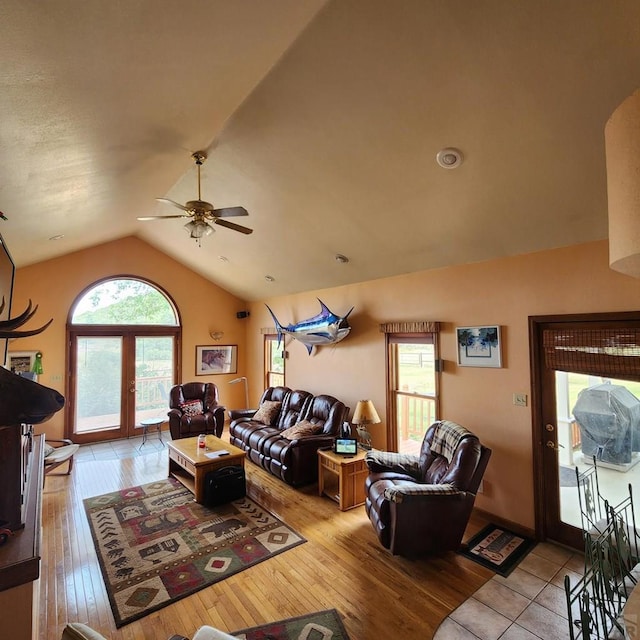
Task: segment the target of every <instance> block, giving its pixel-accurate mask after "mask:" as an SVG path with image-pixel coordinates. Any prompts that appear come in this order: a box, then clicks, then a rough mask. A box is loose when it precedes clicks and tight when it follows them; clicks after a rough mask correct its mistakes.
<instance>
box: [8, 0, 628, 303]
mask: <svg viewBox="0 0 640 640" xmlns="http://www.w3.org/2000/svg"><path fill="white" fill-rule="evenodd" d="M0 15H2V18H1V20H0V25H1V26H0V34H1V37H0V211H2V212H4V214H5V215H6V216H7V218H8V220H7V221H6V222H3V221H0V233H2V235H3V236H4V238H5V240H6V242H7V245H8V246H9V250H10V252H11V254H12V256H13V258H14V260H15V262H16V264H17V265H18V266H25V265H28V264H31V263H34V262H39V261H41V260H44V259H48V258H52V257H55V256H57V255H60V254H64V253H68V252H71V251H75V250H78V249H82V248H84V247H88V246H92V245H95V244H99V243H102V242H106V241H109V240H112V239H115V238H119V237H124V236H129V235H137V236H139V237H140V238H142V239H144V240H145V241H147V242H148V243H150V244H151V245H153V246H155V247H157V248H158V249H159V250H161V251H164V252H165V253H167V254H169V255H171V256H172V257H174V258H176V259H177V260H179V261H181V262H183V263H184V264H186V265H187V266H189V267H191V268H193V269H194V270H195V271H197V272H199V273H201V274H202V275H204V276H205V277H207V278H209V279H210V280H212V281H214V282H216V283H218V284H220V285H221V286H222V287H224V288H226V289H228V290H229V291H231V292H233V293H235V294H236V295H238V296H240V297H242V298H244V299H246V300H258V299H263V298H267V297H270V296H273V295H282V294H287V293H293V292H298V291H304V290H311V289H321V288H325V287H332V286H337V285H341V284H347V283H351V282H358V281H364V280H370V279H374V278H379V277H384V276H388V275H395V274H400V273H406V272H411V271H416V270H421V269H430V268H437V267H443V266H447V265H452V264H459V263H468V262H476V261H480V260H486V259H491V258H495V257H501V256H510V255H516V254H519V253H525V252H531V251H537V250H542V249H548V248H553V247H560V246H566V245H571V244H576V243H582V242H587V241H591V240H596V239H600V238H604V237H606V235H607V199H606V168H605V157H604V139H603V132H604V125H605V122H606V120H607V119H608V117H609V115H610V114H611V112H612V111H613V110H614V109H615V107H616V106H617V105H618V104H619V103H620V102H621V101H622V100H623V99H624V98H625V97H626V96H628V95H629V94H631V93H632V92H633V91H634V90H635V89H637V88H638V87H640V2H638V0H616V2H604V1H603V0H562V1H561V2H560V1H558V0H535V1H533V0H529V1H526V2H524V1H523V2H514V1H513V0H400V1H398V2H390V1H389V0H328V1H325V0H234V1H233V2H232V1H229V0H207V1H206V2H203V1H202V0H122V1H113V2H105V1H104V0H51V1H50V2H46V3H43V2H40V1H38V0H1V1H0ZM448 146H454V147H458V148H459V149H461V150H462V152H463V154H464V156H465V160H464V163H463V164H462V166H461V167H460V168H458V169H455V170H445V169H442V168H440V167H439V166H438V165H437V164H436V162H435V156H436V153H437V152H438V151H439V150H440V149H442V148H443V147H448ZM200 149H204V150H206V151H207V153H208V155H209V159H208V160H207V162H206V163H205V165H204V166H203V172H202V176H203V187H202V197H203V199H204V200H209V201H210V202H212V203H213V204H214V206H216V207H228V206H236V205H242V206H244V207H245V208H246V209H247V210H248V211H249V216H248V217H246V218H235V219H233V221H235V222H238V223H240V224H243V225H245V226H248V227H251V228H253V229H254V233H253V234H252V235H248V236H247V235H242V234H239V233H237V232H234V231H231V230H228V229H224V228H222V227H220V226H218V227H217V229H216V233H215V234H214V235H212V236H209V237H208V238H205V239H204V240H203V241H202V246H201V247H200V248H198V246H197V244H196V243H195V241H194V240H191V239H190V238H189V237H188V235H187V233H186V232H185V231H183V229H182V226H183V225H184V223H185V222H186V220H181V219H178V220H175V219H172V220H161V221H152V222H140V221H138V220H136V217H137V216H141V215H142V216H144V215H164V214H167V215H172V214H175V213H178V210H177V209H174V208H173V207H171V206H170V205H167V204H161V203H158V202H156V201H155V198H156V197H169V198H172V199H173V200H177V201H179V202H185V201H187V200H192V199H195V198H196V196H197V188H196V173H195V169H194V168H193V161H192V159H191V153H192V152H194V151H196V150H200ZM58 234H63V235H64V238H62V239H60V240H56V241H51V240H49V238H50V237H52V236H55V235H58ZM336 253H342V254H345V255H346V256H348V257H349V258H350V262H349V263H348V264H339V263H337V262H336V261H335V259H334V256H335V254H336ZM220 256H225V257H226V258H227V259H228V261H227V262H224V261H222V260H220V259H219V257H220ZM267 274H268V275H271V276H273V278H275V281H274V282H271V283H270V282H267V281H266V280H265V278H264V276H265V275H267Z"/></svg>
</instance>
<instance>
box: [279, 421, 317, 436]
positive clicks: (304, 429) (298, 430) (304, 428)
mask: <svg viewBox="0 0 640 640" xmlns="http://www.w3.org/2000/svg"><path fill="white" fill-rule="evenodd" d="M321 431H322V425H321V424H313V422H309V421H308V420H303V421H302V422H298V424H294V425H293V427H289V428H288V429H285V430H284V431H281V432H280V435H281V436H282V437H283V438H286V439H287V440H296V439H297V438H304V437H305V436H314V435H316V433H320V432H321Z"/></svg>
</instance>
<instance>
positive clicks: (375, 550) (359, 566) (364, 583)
mask: <svg viewBox="0 0 640 640" xmlns="http://www.w3.org/2000/svg"><path fill="white" fill-rule="evenodd" d="M246 466H247V482H248V493H249V495H250V496H251V497H252V498H253V499H254V500H256V501H258V502H259V503H260V504H262V505H263V506H264V507H266V508H267V509H269V510H270V511H271V512H272V513H273V514H275V515H276V516H278V517H279V518H281V519H282V520H284V521H285V522H286V523H287V524H288V525H290V526H291V527H293V528H294V529H295V530H296V531H297V532H298V533H300V534H301V535H302V536H303V537H304V538H305V539H306V540H307V542H306V543H305V544H302V545H300V546H298V547H296V548H294V549H292V550H290V551H287V552H285V553H282V554H280V555H278V556H276V557H274V558H271V559H269V560H267V561H265V562H262V563H260V564H258V565H256V566H255V567H251V568H249V569H247V570H245V571H242V572H241V573H239V574H237V575H234V576H231V577H229V578H227V579H225V580H223V581H221V582H219V583H217V584H215V585H213V586H211V587H208V588H206V589H203V590H202V591H200V592H198V593H196V594H194V595H192V596H189V597H187V598H184V599H182V600H180V601H178V602H176V603H174V604H172V605H170V606H168V607H165V608H164V609H161V610H160V611H157V612H154V613H152V614H150V615H148V616H147V617H145V618H143V619H141V620H138V621H136V622H132V623H131V624H128V625H125V626H124V627H122V628H121V629H116V627H115V624H114V621H113V616H112V614H111V608H110V606H109V600H108V598H107V593H106V590H105V588H104V583H103V580H102V575H101V572H100V567H99V565H98V561H97V558H96V555H95V551H94V547H93V541H92V539H91V535H90V532H89V526H88V523H87V519H86V517H85V513H84V507H83V503H82V500H83V499H84V498H86V497H89V496H95V495H100V494H103V493H108V492H110V491H115V490H117V489H122V488H126V487H130V486H134V485H138V484H144V483H146V482H151V481H154V480H157V479H159V478H164V477H166V475H167V453H166V448H165V449H162V450H161V451H158V452H155V453H151V454H147V455H143V456H140V457H135V458H125V459H117V460H92V461H82V460H79V461H78V462H76V464H75V466H74V469H73V472H72V474H71V476H47V480H46V484H45V489H44V495H43V517H42V519H43V545H42V548H43V552H42V553H43V557H42V566H41V581H40V608H41V616H40V638H39V640H59V638H60V636H61V634H62V629H63V628H64V625H65V624H66V622H67V621H78V622H85V623H87V624H89V625H90V626H91V627H93V628H95V629H96V630H97V631H99V632H100V633H102V634H103V635H104V636H105V637H107V638H110V639H113V640H134V639H135V640H138V639H144V640H166V639H167V638H169V637H170V636H171V635H172V634H174V633H181V634H184V635H186V636H189V637H191V636H193V633H194V631H195V630H196V629H198V627H200V626H201V625H203V624H209V625H212V626H214V627H218V628H220V629H222V630H224V631H234V630H237V629H241V628H243V627H248V626H252V625H257V624H262V623H265V622H270V621H273V620H278V619H281V618H286V617H290V616H296V615H302V614H304V613H309V612H312V611H317V610H321V609H330V608H336V609H338V611H339V612H340V614H341V616H342V618H343V620H344V624H345V627H346V629H347V631H348V633H349V635H350V637H351V640H373V639H376V640H377V639H378V638H391V637H393V638H398V639H402V640H414V639H415V640H418V639H420V640H426V639H428V638H432V637H433V634H434V633H435V630H436V629H437V627H438V625H439V624H440V622H441V621H442V620H443V619H444V618H445V617H446V616H447V615H448V614H449V613H450V612H452V611H453V610H454V609H455V608H456V607H457V606H458V605H460V604H461V603H462V602H464V601H465V600H466V599H467V598H468V597H469V596H471V594H473V593H474V592H475V591H476V590H477V589H478V588H480V587H481V586H482V585H483V584H484V583H485V582H487V581H488V580H489V579H490V578H491V577H492V576H493V573H492V572H491V571H489V570H488V569H485V568H483V567H481V566H479V565H478V564H476V563H474V562H471V561H470V560H467V559H465V558H463V557H461V556H459V555H457V554H454V553H449V554H446V555H445V556H443V557H440V558H433V559H421V560H407V559H404V558H400V557H394V556H391V555H390V554H389V553H388V552H387V551H386V550H385V549H383V548H382V547H381V546H380V545H379V543H378V541H377V538H376V537H375V534H374V532H373V528H372V527H371V525H370V523H369V520H368V518H367V517H366V514H365V511H364V507H358V508H356V509H352V510H350V511H347V512H340V511H339V510H338V507H337V504H336V503H334V502H333V501H331V500H329V499H328V498H325V497H323V498H321V497H319V496H318V495H317V485H312V486H310V487H306V488H303V489H301V490H295V489H292V488H291V487H289V486H287V485H285V484H284V483H283V482H281V481H279V480H277V479H276V478H274V477H272V476H270V475H269V474H267V473H266V472H265V471H263V470H262V469H260V468H258V467H257V466H256V465H254V464H251V463H250V462H247V465H246ZM485 524H486V522H485V521H484V520H482V519H481V518H479V517H478V516H474V517H473V518H472V520H471V523H470V524H469V527H468V528H467V532H466V536H465V537H466V538H467V537H470V536H471V535H473V534H474V533H476V532H477V531H479V530H480V529H481V528H482V527H483V526H484V525H485Z"/></svg>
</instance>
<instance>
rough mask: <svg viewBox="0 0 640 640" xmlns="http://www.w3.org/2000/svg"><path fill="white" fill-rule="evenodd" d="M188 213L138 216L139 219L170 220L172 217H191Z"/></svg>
mask: <svg viewBox="0 0 640 640" xmlns="http://www.w3.org/2000/svg"><path fill="white" fill-rule="evenodd" d="M190 217H191V216H188V215H186V214H180V213H178V214H176V215H175V216H138V220H170V219H171V218H190Z"/></svg>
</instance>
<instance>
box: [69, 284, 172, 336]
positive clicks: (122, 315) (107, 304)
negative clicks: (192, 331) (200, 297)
mask: <svg viewBox="0 0 640 640" xmlns="http://www.w3.org/2000/svg"><path fill="white" fill-rule="evenodd" d="M71 323H72V324H102V325H105V324H153V325H167V326H177V325H178V324H179V322H178V314H177V313H176V310H175V307H174V305H173V302H171V300H169V298H168V297H167V296H166V295H165V294H164V293H163V292H162V291H160V290H159V289H157V288H156V287H154V286H152V285H150V284H149V283H147V282H144V281H142V280H136V279H134V278H118V279H117V280H106V281H103V282H99V283H98V284H96V285H94V286H92V287H91V288H90V289H88V290H87V291H85V292H84V293H83V294H82V296H81V297H80V298H79V300H78V301H77V302H76V304H75V307H74V309H73V315H72V317H71Z"/></svg>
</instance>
